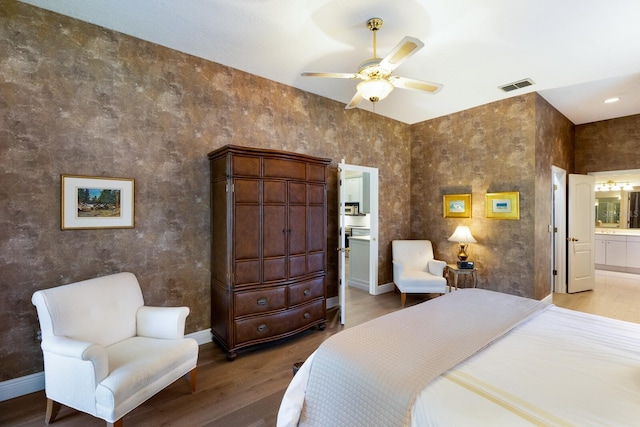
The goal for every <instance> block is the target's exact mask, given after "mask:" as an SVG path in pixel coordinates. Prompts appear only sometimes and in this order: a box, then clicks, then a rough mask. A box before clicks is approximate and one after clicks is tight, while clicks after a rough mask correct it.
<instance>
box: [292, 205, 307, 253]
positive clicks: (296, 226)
mask: <svg viewBox="0 0 640 427" xmlns="http://www.w3.org/2000/svg"><path fill="white" fill-rule="evenodd" d="M288 220H289V224H288V230H289V233H288V234H289V236H288V237H289V255H298V254H303V253H306V252H307V208H306V207H305V206H289V218H288Z"/></svg>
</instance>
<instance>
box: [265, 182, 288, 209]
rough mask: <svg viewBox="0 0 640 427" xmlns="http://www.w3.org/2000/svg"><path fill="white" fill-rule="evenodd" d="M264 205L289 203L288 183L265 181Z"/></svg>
mask: <svg viewBox="0 0 640 427" xmlns="http://www.w3.org/2000/svg"><path fill="white" fill-rule="evenodd" d="M262 185H263V188H264V190H263V195H262V201H263V203H266V204H269V203H280V204H285V203H287V182H286V181H269V180H264V183H263V184H262Z"/></svg>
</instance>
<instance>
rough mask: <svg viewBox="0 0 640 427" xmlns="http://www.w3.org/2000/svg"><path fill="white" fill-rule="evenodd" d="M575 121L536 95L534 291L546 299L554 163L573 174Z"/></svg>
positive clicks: (548, 290)
mask: <svg viewBox="0 0 640 427" xmlns="http://www.w3.org/2000/svg"><path fill="white" fill-rule="evenodd" d="M574 128H575V126H574V125H573V123H571V122H570V121H569V119H567V118H566V117H565V116H563V115H562V114H561V113H560V112H558V110H556V109H555V108H554V107H553V106H551V105H550V104H549V103H548V102H547V101H545V100H544V98H542V97H541V96H537V97H536V166H535V170H536V172H535V189H536V197H535V218H536V220H535V230H534V242H535V243H534V244H533V251H534V253H533V260H534V286H535V289H534V293H533V297H534V298H536V299H542V298H544V297H546V296H547V295H549V293H550V292H551V280H550V272H551V234H550V233H549V225H550V224H551V193H550V191H551V190H550V189H551V185H552V179H551V175H552V174H551V166H557V167H559V168H562V169H564V170H565V171H566V172H567V173H573V155H574Z"/></svg>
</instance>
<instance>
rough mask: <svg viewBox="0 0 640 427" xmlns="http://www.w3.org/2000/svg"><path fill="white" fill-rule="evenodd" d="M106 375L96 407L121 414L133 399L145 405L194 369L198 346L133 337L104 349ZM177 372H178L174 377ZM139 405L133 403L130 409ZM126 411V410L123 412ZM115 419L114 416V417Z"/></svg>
mask: <svg viewBox="0 0 640 427" xmlns="http://www.w3.org/2000/svg"><path fill="white" fill-rule="evenodd" d="M107 353H108V355H109V369H110V372H109V375H108V376H107V377H106V378H105V379H104V380H103V381H102V382H101V383H100V384H99V385H98V387H97V389H96V408H97V412H98V414H99V416H103V415H106V414H104V413H102V414H101V412H104V411H107V412H113V411H115V412H116V413H117V412H121V411H122V410H123V409H125V408H121V406H122V405H123V404H124V405H125V406H131V404H133V403H134V402H126V400H127V399H129V398H131V397H132V396H133V397H135V399H136V400H140V401H141V402H144V401H145V400H146V399H148V398H149V397H151V396H152V395H154V394H155V393H156V392H157V391H159V390H162V389H163V388H165V387H166V386H167V385H169V384H171V383H172V382H173V381H175V379H176V378H178V377H179V376H180V375H182V374H186V373H187V372H189V371H190V370H191V369H193V368H194V367H195V366H196V363H197V358H198V344H197V342H196V341H195V340H194V339H191V338H184V339H182V340H162V339H156V338H146V337H132V338H128V339H126V340H124V341H121V342H119V343H116V344H113V345H111V346H109V347H108V348H107ZM176 370H178V371H180V370H182V371H183V372H179V373H178V374H177V375H176ZM138 404H139V402H138V403H136V404H135V405H133V407H135V406H137V405H138ZM126 412H128V411H126V410H125V413H126ZM116 419H117V417H116Z"/></svg>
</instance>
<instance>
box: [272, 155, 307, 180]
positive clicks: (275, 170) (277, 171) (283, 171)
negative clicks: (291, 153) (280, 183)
mask: <svg viewBox="0 0 640 427" xmlns="http://www.w3.org/2000/svg"><path fill="white" fill-rule="evenodd" d="M263 165H264V176H265V177H268V178H288V179H298V180H304V179H305V175H306V164H305V163H303V162H300V161H296V160H285V159H275V158H273V159H272V158H265V159H264V162H263Z"/></svg>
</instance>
